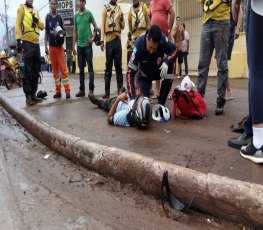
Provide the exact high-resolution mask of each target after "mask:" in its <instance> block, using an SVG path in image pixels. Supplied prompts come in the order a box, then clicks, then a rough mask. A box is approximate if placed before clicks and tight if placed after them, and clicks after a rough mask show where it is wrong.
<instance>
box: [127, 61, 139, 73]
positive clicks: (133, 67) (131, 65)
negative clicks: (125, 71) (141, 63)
mask: <svg viewBox="0 0 263 230" xmlns="http://www.w3.org/2000/svg"><path fill="white" fill-rule="evenodd" d="M128 67H130V68H131V69H133V70H134V71H137V70H138V66H136V65H135V64H133V63H132V62H131V61H129V64H128Z"/></svg>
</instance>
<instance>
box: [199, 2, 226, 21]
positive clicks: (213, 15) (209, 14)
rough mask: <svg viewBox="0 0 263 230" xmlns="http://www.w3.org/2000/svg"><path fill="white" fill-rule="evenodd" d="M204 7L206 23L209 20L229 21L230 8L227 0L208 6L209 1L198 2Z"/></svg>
mask: <svg viewBox="0 0 263 230" xmlns="http://www.w3.org/2000/svg"><path fill="white" fill-rule="evenodd" d="M197 1H198V2H201V3H202V4H203V5H204V8H203V9H204V23H205V22H207V21H208V20H209V19H213V20H219V21H223V20H229V19H230V8H229V4H228V3H227V2H228V1H227V0H213V4H211V5H209V7H208V6H207V2H208V0H197Z"/></svg>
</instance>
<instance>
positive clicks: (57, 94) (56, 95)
mask: <svg viewBox="0 0 263 230" xmlns="http://www.w3.org/2000/svg"><path fill="white" fill-rule="evenodd" d="M61 96H62V95H61V93H55V94H54V96H53V98H55V99H56V98H61Z"/></svg>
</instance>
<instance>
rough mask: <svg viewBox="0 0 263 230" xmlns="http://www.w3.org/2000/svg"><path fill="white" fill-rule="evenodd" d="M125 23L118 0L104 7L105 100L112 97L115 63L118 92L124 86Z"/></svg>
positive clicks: (102, 37)
mask: <svg viewBox="0 0 263 230" xmlns="http://www.w3.org/2000/svg"><path fill="white" fill-rule="evenodd" d="M124 26H125V22H124V19H123V13H122V9H121V7H120V6H119V5H118V4H117V0H111V1H110V3H109V4H107V5H105V6H104V7H103V11H102V28H101V50H102V51H104V41H105V35H106V69H105V75H104V80H105V95H104V96H103V99H108V98H109V97H110V84H111V76H112V65H113V61H114V66H115V71H116V80H117V92H119V90H120V89H121V87H122V86H123V75H122V47H121V30H123V29H124Z"/></svg>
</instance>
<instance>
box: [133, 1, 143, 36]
mask: <svg viewBox="0 0 263 230" xmlns="http://www.w3.org/2000/svg"><path fill="white" fill-rule="evenodd" d="M143 5H144V3H143V2H140V4H139V6H138V7H137V8H134V7H133V6H132V7H131V9H130V12H131V18H132V31H131V32H132V33H133V32H134V31H135V30H137V29H146V27H147V25H146V20H145V15H144V12H143Z"/></svg>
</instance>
